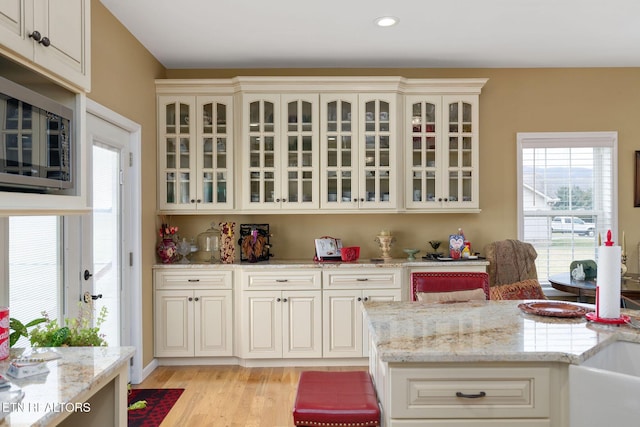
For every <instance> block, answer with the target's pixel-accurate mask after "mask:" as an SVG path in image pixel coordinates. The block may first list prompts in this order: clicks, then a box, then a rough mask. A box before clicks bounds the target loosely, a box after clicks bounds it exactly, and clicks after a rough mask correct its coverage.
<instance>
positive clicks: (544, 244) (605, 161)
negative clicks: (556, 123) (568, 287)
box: [518, 132, 618, 283]
mask: <svg viewBox="0 0 640 427" xmlns="http://www.w3.org/2000/svg"><path fill="white" fill-rule="evenodd" d="M616 159H617V133H616V132H579V133H519V134H518V238H519V239H520V240H523V241H526V242H529V243H531V244H532V245H533V246H534V247H535V249H536V251H537V252H538V258H537V260H536V268H537V270H538V278H539V280H540V281H541V282H542V283H544V282H547V278H548V277H549V276H550V275H553V274H557V273H563V272H568V271H569V265H570V264H571V262H572V261H574V260H586V259H591V260H596V253H597V250H596V247H597V245H598V239H599V238H602V239H603V240H604V239H605V237H604V236H606V232H607V230H612V232H613V233H614V238H616V239H617V206H618V201H617V193H618V191H617V178H616V177H617V160H616ZM596 261H597V260H596Z"/></svg>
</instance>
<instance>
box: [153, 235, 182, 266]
mask: <svg viewBox="0 0 640 427" xmlns="http://www.w3.org/2000/svg"><path fill="white" fill-rule="evenodd" d="M157 252H158V256H159V257H160V259H161V260H162V263H163V264H171V263H172V262H175V261H176V260H177V259H178V248H177V247H176V243H175V242H174V241H173V239H169V238H166V239H162V242H160V244H159V245H158V251H157Z"/></svg>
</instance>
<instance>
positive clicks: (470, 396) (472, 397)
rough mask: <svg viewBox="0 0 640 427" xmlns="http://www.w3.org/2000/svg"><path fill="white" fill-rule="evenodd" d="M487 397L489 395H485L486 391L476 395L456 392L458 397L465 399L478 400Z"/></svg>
mask: <svg viewBox="0 0 640 427" xmlns="http://www.w3.org/2000/svg"><path fill="white" fill-rule="evenodd" d="M486 395H487V393H485V392H484V391H481V392H480V393H476V394H467V393H463V392H461V391H456V397H464V398H465V399H477V398H479V397H485V396H486Z"/></svg>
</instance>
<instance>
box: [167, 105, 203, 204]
mask: <svg viewBox="0 0 640 427" xmlns="http://www.w3.org/2000/svg"><path fill="white" fill-rule="evenodd" d="M195 108H196V103H195V97H193V96H160V97H158V123H159V131H160V135H159V146H158V157H159V167H158V169H159V171H158V173H159V178H160V179H159V182H158V187H159V191H158V192H159V195H158V207H159V209H161V210H189V209H194V205H193V204H195V202H196V177H195V176H194V172H195V169H196V141H195V123H196V120H195Z"/></svg>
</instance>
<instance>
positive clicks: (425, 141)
mask: <svg viewBox="0 0 640 427" xmlns="http://www.w3.org/2000/svg"><path fill="white" fill-rule="evenodd" d="M409 99H410V101H409V105H408V108H409V111H411V116H410V118H409V120H410V123H409V124H408V128H409V130H410V133H409V135H410V136H409V138H407V144H408V145H409V147H407V151H408V161H407V164H408V165H410V167H411V177H412V178H411V184H410V186H409V187H410V188H409V193H408V194H407V205H408V206H421V205H422V206H424V205H425V203H427V204H428V203H435V202H436V200H437V199H436V197H437V196H438V197H439V193H440V190H439V189H438V185H440V181H439V180H438V179H437V171H438V166H439V163H440V161H439V156H440V150H439V147H438V144H437V137H438V132H439V130H440V126H439V125H438V121H439V120H440V99H439V98H433V99H419V100H418V98H415V99H411V98H409Z"/></svg>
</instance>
